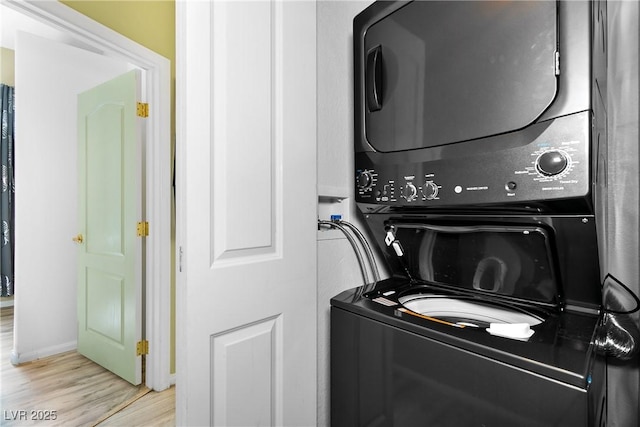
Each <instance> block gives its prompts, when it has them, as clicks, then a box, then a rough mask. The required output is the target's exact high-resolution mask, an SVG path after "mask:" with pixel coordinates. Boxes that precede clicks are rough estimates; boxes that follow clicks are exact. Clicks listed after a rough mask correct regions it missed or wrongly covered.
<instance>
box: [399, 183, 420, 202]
mask: <svg viewBox="0 0 640 427" xmlns="http://www.w3.org/2000/svg"><path fill="white" fill-rule="evenodd" d="M417 195H418V189H417V188H416V186H415V185H413V184H412V183H410V182H408V183H407V185H405V186H404V188H403V190H402V197H404V198H405V199H406V200H407V202H411V201H413V200H414V199H415V198H416V196H417Z"/></svg>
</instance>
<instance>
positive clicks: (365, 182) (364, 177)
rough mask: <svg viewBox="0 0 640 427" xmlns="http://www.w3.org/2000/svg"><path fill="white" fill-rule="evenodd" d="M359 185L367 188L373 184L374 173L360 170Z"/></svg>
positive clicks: (364, 188)
mask: <svg viewBox="0 0 640 427" xmlns="http://www.w3.org/2000/svg"><path fill="white" fill-rule="evenodd" d="M357 184H358V187H359V188H361V189H363V190H367V189H369V188H371V186H372V185H373V175H371V172H369V171H363V172H360V174H359V175H358V178H357Z"/></svg>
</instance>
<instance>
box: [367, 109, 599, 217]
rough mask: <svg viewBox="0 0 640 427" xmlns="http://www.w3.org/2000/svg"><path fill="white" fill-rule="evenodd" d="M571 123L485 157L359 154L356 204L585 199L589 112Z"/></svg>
mask: <svg viewBox="0 0 640 427" xmlns="http://www.w3.org/2000/svg"><path fill="white" fill-rule="evenodd" d="M571 119H572V122H571V123H570V124H572V126H567V123H566V122H565V123H563V124H561V125H559V126H558V127H559V128H561V129H562V131H560V132H558V131H557V129H554V125H555V123H553V124H551V125H550V126H547V127H546V128H545V129H544V131H543V132H541V133H540V134H538V135H537V137H536V138H535V139H534V140H533V141H532V142H530V143H528V144H524V145H517V146H514V147H510V148H509V147H508V144H507V148H506V149H498V150H492V151H487V152H483V153H480V154H471V155H465V156H463V155H460V156H454V155H447V156H446V157H445V156H442V157H443V158H441V159H437V160H430V161H416V157H419V156H418V155H417V154H418V153H376V152H363V153H356V176H355V178H356V200H357V201H358V202H363V203H377V204H384V205H395V206H413V205H415V206H439V205H441V206H455V205H473V204H491V203H510V202H536V201H546V200H554V199H568V198H575V197H585V196H587V195H588V194H589V191H590V173H589V165H590V161H589V158H590V156H589V154H590V142H589V141H590V132H589V129H590V127H589V120H588V116H587V114H580V115H578V117H572V118H571ZM474 142H475V143H478V144H481V143H482V140H479V141H474ZM514 145H516V144H514ZM443 151H444V150H443ZM403 160H404V161H403Z"/></svg>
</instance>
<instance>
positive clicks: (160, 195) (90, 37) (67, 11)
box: [0, 0, 175, 391]
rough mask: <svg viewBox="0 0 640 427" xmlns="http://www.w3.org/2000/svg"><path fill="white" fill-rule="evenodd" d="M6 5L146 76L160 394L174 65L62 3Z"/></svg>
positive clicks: (151, 295)
mask: <svg viewBox="0 0 640 427" xmlns="http://www.w3.org/2000/svg"><path fill="white" fill-rule="evenodd" d="M0 1H2V4H3V5H4V6H6V7H9V8H11V9H13V10H15V11H17V12H19V13H22V14H24V15H26V16H29V17H31V18H33V19H35V20H37V21H38V22H40V23H42V24H44V25H47V26H50V27H52V28H55V29H57V30H59V31H62V32H64V33H65V34H66V35H68V36H70V37H72V38H74V39H76V40H78V41H80V42H82V43H84V44H86V45H89V46H91V47H93V48H95V49H96V50H97V51H99V52H103V54H104V55H105V56H110V57H114V58H117V59H121V60H123V61H126V62H129V63H131V64H133V65H135V66H137V67H139V68H141V69H142V70H144V72H145V83H144V87H143V89H144V91H145V94H146V99H147V102H148V103H149V118H148V120H149V121H148V125H147V131H146V139H147V141H148V145H147V149H146V153H145V162H146V165H147V167H146V175H145V181H146V189H145V193H146V203H145V210H146V218H147V220H148V222H149V237H147V238H146V239H147V240H146V249H145V256H146V266H145V271H144V274H145V276H146V283H147V286H146V305H145V322H144V323H145V331H146V332H145V333H146V337H147V340H148V341H149V355H148V356H147V358H146V366H145V370H146V382H145V384H146V386H147V387H149V388H151V389H154V390H157V391H160V390H164V389H166V388H168V387H169V386H170V385H171V384H173V383H175V378H174V375H173V374H172V373H171V372H170V363H171V351H172V349H171V338H170V331H171V306H172V295H171V265H172V251H171V188H172V185H171V173H172V171H171V156H170V153H171V134H170V132H171V104H170V102H171V91H170V81H171V68H170V61H169V60H168V59H167V58H164V57H162V56H161V55H159V54H157V53H155V52H153V51H150V50H149V49H147V48H145V47H143V46H141V45H139V44H137V43H135V42H134V41H132V40H130V39H128V38H126V37H124V36H123V35H121V34H119V33H117V32H115V31H113V30H110V29H109V28H106V27H104V26H103V25H101V24H99V23H98V22H96V21H94V20H92V19H90V18H88V17H87V16H85V15H83V14H81V13H79V12H76V11H75V10H73V9H71V8H70V7H68V6H66V5H64V4H62V3H60V2H57V1H56V2H41V1H40V2H38V1H34V2H32V1H20V2H18V1H13V0H0Z"/></svg>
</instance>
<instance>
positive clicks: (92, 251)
mask: <svg viewBox="0 0 640 427" xmlns="http://www.w3.org/2000/svg"><path fill="white" fill-rule="evenodd" d="M137 94H138V72H137V71H136V70H133V71H130V72H128V73H126V74H124V75H122V76H120V77H117V78H115V79H113V80H110V81H108V82H106V83H103V84H101V85H99V86H97V87H95V88H93V89H90V90H88V91H86V92H83V93H81V94H80V95H78V208H79V209H78V223H79V229H78V232H79V233H80V234H82V235H83V237H84V239H83V241H82V243H78V352H80V353H81V354H83V355H85V356H86V357H88V358H89V359H91V360H93V361H94V362H96V363H98V364H99V365H102V366H104V367H105V368H107V369H109V370H110V371H112V372H114V373H115V374H117V375H119V376H120V377H122V378H124V379H125V380H127V381H129V382H131V383H132V384H140V382H141V380H142V378H141V376H142V375H141V372H142V370H141V366H142V365H141V357H139V356H137V354H136V344H137V342H138V341H139V340H140V339H141V333H142V331H141V295H142V278H141V271H142V268H141V262H142V243H141V239H140V238H139V237H137V235H136V225H137V222H138V221H139V220H140V219H141V205H142V204H141V188H142V186H141V166H140V165H141V158H140V141H139V140H140V132H139V130H138V120H140V119H139V118H138V117H137V115H136V105H137V100H138V96H137Z"/></svg>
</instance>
